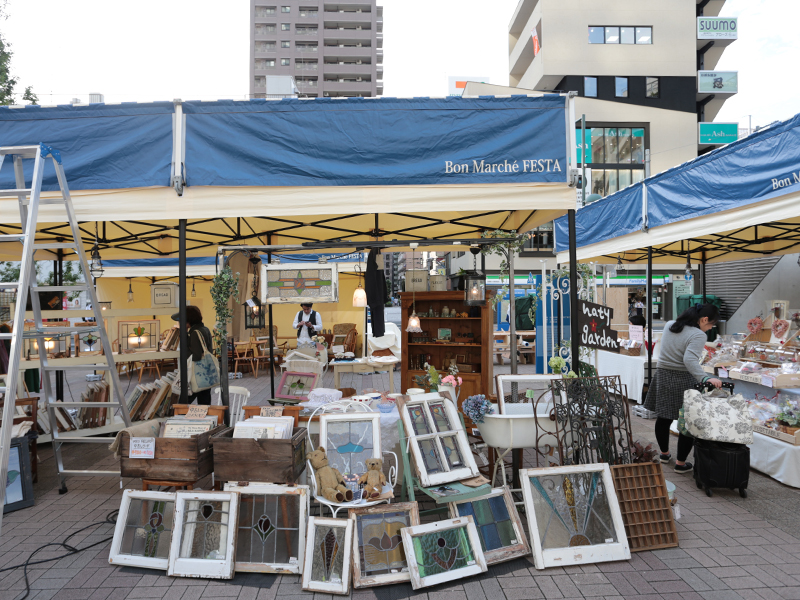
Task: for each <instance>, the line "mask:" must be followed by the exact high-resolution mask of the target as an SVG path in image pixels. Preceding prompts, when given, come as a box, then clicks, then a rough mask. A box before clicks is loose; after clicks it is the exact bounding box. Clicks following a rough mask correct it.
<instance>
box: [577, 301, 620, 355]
mask: <svg viewBox="0 0 800 600" xmlns="http://www.w3.org/2000/svg"><path fill="white" fill-rule="evenodd" d="M578 310H579V313H578V326H579V328H580V331H581V346H584V347H586V348H597V349H599V350H608V351H609V352H619V342H618V341H617V332H616V331H614V330H613V329H611V321H612V319H613V318H614V310H613V309H612V308H610V307H608V306H603V305H601V304H594V303H593V302H585V301H583V300H580V301H579V302H578Z"/></svg>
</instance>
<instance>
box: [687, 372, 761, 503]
mask: <svg viewBox="0 0 800 600" xmlns="http://www.w3.org/2000/svg"><path fill="white" fill-rule="evenodd" d="M696 387H697V389H698V390H700V391H704V390H711V389H713V386H712V385H711V384H709V383H701V384H698V385H697V386H696ZM722 387H724V388H726V389H728V390H730V392H731V394H732V393H733V384H732V383H729V382H726V383H723V384H722ZM694 462H695V465H694V481H695V483H696V484H697V487H698V488H700V489H701V490H702V489H704V490H705V491H706V495H707V496H711V495H712V494H713V492H712V491H711V488H728V489H730V490H734V489H738V490H739V495H740V496H741V497H742V498H747V484H748V482H749V481H750V448H749V447H748V446H747V445H745V444H731V443H726V442H712V441H710V440H701V439H699V438H698V439H695V441H694Z"/></svg>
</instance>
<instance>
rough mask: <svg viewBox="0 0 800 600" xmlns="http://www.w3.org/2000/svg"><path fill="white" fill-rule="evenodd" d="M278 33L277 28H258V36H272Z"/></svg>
mask: <svg viewBox="0 0 800 600" xmlns="http://www.w3.org/2000/svg"><path fill="white" fill-rule="evenodd" d="M277 31H278V28H277V27H256V35H272V34H274V33H276V32H277Z"/></svg>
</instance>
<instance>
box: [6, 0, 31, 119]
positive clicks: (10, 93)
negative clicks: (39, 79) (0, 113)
mask: <svg viewBox="0 0 800 600" xmlns="http://www.w3.org/2000/svg"><path fill="white" fill-rule="evenodd" d="M7 6H8V0H0V19H7V18H8V13H7V12H6V7H7ZM12 56H14V53H13V52H12V51H11V44H9V43H8V42H6V41H5V40H4V39H3V36H2V34H0V105H5V106H7V105H9V104H15V100H14V88H15V87H16V86H17V83H19V78H18V77H14V76H13V75H12V74H11V57H12ZM22 99H23V100H27V101H28V102H30V103H31V104H38V103H39V98H38V96H37V95H36V94H35V93H34V92H33V88H32V87H31V86H28V87H26V88H25V92H24V93H23V94H22Z"/></svg>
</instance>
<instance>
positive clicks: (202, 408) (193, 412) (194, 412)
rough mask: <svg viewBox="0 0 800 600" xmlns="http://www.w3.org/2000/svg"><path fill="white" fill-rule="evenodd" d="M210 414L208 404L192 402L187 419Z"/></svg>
mask: <svg viewBox="0 0 800 600" xmlns="http://www.w3.org/2000/svg"><path fill="white" fill-rule="evenodd" d="M206 415H208V406H207V405H205V404H192V405H191V406H190V407H189V412H187V413H186V418H187V419H197V418H201V419H202V418H203V417H205V416H206Z"/></svg>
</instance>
